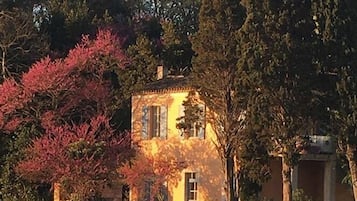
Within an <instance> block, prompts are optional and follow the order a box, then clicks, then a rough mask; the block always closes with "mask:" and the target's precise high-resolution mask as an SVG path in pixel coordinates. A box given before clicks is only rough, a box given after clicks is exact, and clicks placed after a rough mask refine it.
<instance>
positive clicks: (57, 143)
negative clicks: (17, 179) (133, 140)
mask: <svg viewBox="0 0 357 201" xmlns="http://www.w3.org/2000/svg"><path fill="white" fill-rule="evenodd" d="M127 63H128V60H127V57H126V55H125V54H124V51H123V49H122V47H121V40H120V39H119V38H118V37H117V36H116V35H115V34H113V33H112V32H111V31H109V30H100V31H99V32H98V34H97V35H96V37H95V38H94V39H90V38H89V36H83V38H82V41H81V42H80V43H78V44H77V45H76V47H75V48H73V49H72V50H70V51H69V53H68V55H67V57H65V58H63V59H55V60H51V59H50V58H49V57H46V58H44V59H42V60H40V61H39V62H37V63H35V64H33V65H32V67H31V68H30V70H29V71H28V72H27V73H24V74H23V76H22V77H21V79H20V80H13V79H8V80H5V81H4V82H3V83H2V84H1V85H0V94H1V96H0V130H1V131H2V132H3V133H8V134H9V135H10V134H12V135H13V133H14V131H18V130H21V129H22V128H23V127H24V126H27V125H32V126H33V125H34V126H35V127H36V129H37V132H36V133H40V134H39V135H38V134H37V135H36V136H32V142H29V143H28V144H29V146H28V147H27V148H26V149H25V151H24V153H25V156H24V157H23V160H22V161H20V162H19V164H18V165H17V168H16V171H17V173H19V174H21V175H22V176H23V177H24V178H27V179H30V180H34V181H40V182H49V183H52V182H61V183H62V184H63V185H64V186H66V187H68V188H67V189H68V190H69V192H77V193H80V194H82V195H83V196H84V197H85V196H88V193H89V190H90V189H92V190H96V187H100V186H101V185H104V184H105V183H107V182H108V178H111V176H112V175H113V174H116V171H115V170H116V168H117V167H118V166H120V165H121V164H122V163H124V162H125V161H126V160H127V159H128V158H130V156H131V155H132V153H133V151H132V149H131V147H130V136H129V135H128V134H127V133H120V132H118V131H116V130H115V129H114V128H113V126H112V125H111V123H110V118H111V116H112V114H113V101H114V99H115V98H116V97H115V96H114V93H113V88H114V86H113V81H112V80H113V79H112V77H111V75H112V73H113V72H114V71H115V70H116V69H117V68H124V67H125V66H126V65H127ZM15 133H16V132H15ZM15 137H16V136H15ZM99 184H100V185H99Z"/></svg>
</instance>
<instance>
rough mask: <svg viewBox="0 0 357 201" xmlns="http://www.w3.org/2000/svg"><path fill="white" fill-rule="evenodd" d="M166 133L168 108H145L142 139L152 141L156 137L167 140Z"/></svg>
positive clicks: (143, 111) (143, 109)
mask: <svg viewBox="0 0 357 201" xmlns="http://www.w3.org/2000/svg"><path fill="white" fill-rule="evenodd" d="M166 132H167V108H166V106H156V105H151V106H144V107H143V108H142V132H141V135H142V139H152V138H155V137H158V138H162V139H166Z"/></svg>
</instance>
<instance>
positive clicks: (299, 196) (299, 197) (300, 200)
mask: <svg viewBox="0 0 357 201" xmlns="http://www.w3.org/2000/svg"><path fill="white" fill-rule="evenodd" d="M293 201H312V198H311V197H310V196H308V195H306V194H305V193H304V190H302V189H296V190H294V192H293Z"/></svg>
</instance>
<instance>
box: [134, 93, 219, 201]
mask: <svg viewBox="0 0 357 201" xmlns="http://www.w3.org/2000/svg"><path fill="white" fill-rule="evenodd" d="M187 95H188V91H181V92H171V93H155V94H143V95H135V96H133V97H132V114H133V115H132V133H133V140H134V141H138V142H139V144H140V146H141V149H142V150H143V152H144V153H145V154H148V155H153V156H155V157H160V158H175V159H176V160H177V161H180V162H181V161H182V162H186V163H187V164H188V167H187V168H186V169H185V170H183V171H182V172H181V173H180V174H178V176H177V178H175V179H173V180H172V181H168V189H169V200H170V201H176V200H177V201H183V200H184V195H185V181H184V178H185V172H197V175H198V200H199V201H219V200H222V197H224V195H223V194H222V186H223V183H224V178H223V174H222V173H223V172H222V168H221V162H220V158H219V155H218V153H217V151H216V148H215V145H214V143H213V142H214V141H215V136H214V134H213V132H211V131H212V129H211V127H210V125H206V132H205V139H199V138H189V139H183V138H182V137H181V136H180V132H179V130H178V129H177V128H176V124H177V120H176V119H177V118H178V117H179V116H180V115H179V110H180V106H181V105H182V103H183V101H184V100H185V99H186V96H187ZM145 105H161V106H162V105H165V106H167V118H168V119H167V138H166V140H163V139H159V138H154V139H151V140H141V130H142V123H141V121H142V115H143V114H142V108H143V106H145ZM132 194H133V195H132V198H135V197H136V196H135V195H134V194H135V191H133V192H132ZM133 200H135V199H133Z"/></svg>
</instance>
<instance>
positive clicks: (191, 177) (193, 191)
mask: <svg viewBox="0 0 357 201" xmlns="http://www.w3.org/2000/svg"><path fill="white" fill-rule="evenodd" d="M197 184H198V182H197V173H196V172H186V173H185V188H186V190H185V201H197V200H198V197H197V194H198V188H197Z"/></svg>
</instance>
